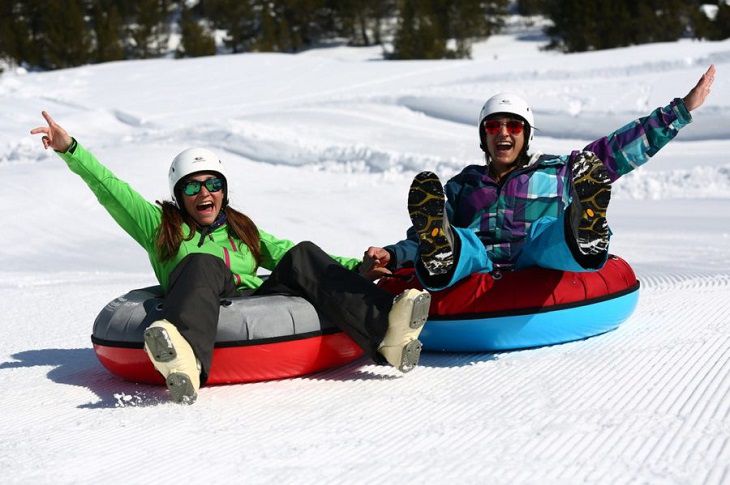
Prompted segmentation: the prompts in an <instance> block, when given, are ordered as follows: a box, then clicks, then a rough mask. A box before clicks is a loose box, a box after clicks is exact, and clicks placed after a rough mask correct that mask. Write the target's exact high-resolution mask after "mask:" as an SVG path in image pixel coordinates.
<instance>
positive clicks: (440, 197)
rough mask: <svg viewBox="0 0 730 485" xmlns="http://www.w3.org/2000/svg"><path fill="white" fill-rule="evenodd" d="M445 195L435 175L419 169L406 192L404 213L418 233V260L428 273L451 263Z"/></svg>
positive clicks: (441, 271)
mask: <svg viewBox="0 0 730 485" xmlns="http://www.w3.org/2000/svg"><path fill="white" fill-rule="evenodd" d="M445 203H446V197H445V196H444V188H443V186H442V185H441V181H440V180H439V178H438V176H436V174H434V173H432V172H421V173H419V174H418V175H416V176H415V178H414V179H413V183H412V184H411V190H410V191H409V192H408V214H409V215H410V216H411V222H412V223H413V228H414V229H415V230H416V233H417V234H418V244H419V249H420V254H421V262H422V263H423V266H424V267H425V268H426V270H427V271H428V273H429V274H430V275H431V276H435V275H441V274H445V273H448V272H449V271H450V270H451V269H452V267H453V266H454V236H453V233H452V231H451V226H450V225H449V220H448V218H447V216H446V212H445Z"/></svg>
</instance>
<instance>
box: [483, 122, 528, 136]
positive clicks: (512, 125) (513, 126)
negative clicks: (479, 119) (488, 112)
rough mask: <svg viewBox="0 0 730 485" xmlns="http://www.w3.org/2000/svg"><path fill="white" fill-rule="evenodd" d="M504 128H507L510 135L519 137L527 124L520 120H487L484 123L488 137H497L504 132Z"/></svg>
mask: <svg viewBox="0 0 730 485" xmlns="http://www.w3.org/2000/svg"><path fill="white" fill-rule="evenodd" d="M503 126H506V127H507V133H509V134H510V135H519V134H520V133H522V130H524V129H525V122H524V121H520V120H507V121H499V120H487V121H485V122H484V131H486V132H487V134H488V135H496V134H498V133H499V132H500V131H501V130H502V127H503Z"/></svg>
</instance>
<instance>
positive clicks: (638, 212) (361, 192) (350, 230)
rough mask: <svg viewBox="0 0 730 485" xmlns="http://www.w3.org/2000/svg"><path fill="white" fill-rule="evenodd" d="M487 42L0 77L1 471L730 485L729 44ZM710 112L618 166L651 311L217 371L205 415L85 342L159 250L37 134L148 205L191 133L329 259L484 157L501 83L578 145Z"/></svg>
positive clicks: (360, 244)
mask: <svg viewBox="0 0 730 485" xmlns="http://www.w3.org/2000/svg"><path fill="white" fill-rule="evenodd" d="M541 45H542V42H541V41H540V40H539V38H537V37H535V36H531V35H520V34H519V33H515V34H514V35H504V36H496V37H493V38H491V39H489V41H487V42H485V43H483V44H480V45H477V46H475V50H474V52H475V58H476V59H475V60H462V61H435V62H431V61H429V62H425V61H424V62H421V61H412V62H382V61H377V60H375V61H373V60H371V59H373V58H377V55H378V51H377V50H367V49H366V50H357V49H348V48H339V49H338V48H335V49H324V50H318V51H310V52H307V53H306V54H302V55H295V56H292V55H280V54H253V55H238V56H224V57H214V58H203V59H195V60H152V61H130V62H118V63H109V64H104V65H97V66H91V67H81V68H77V69H69V70H64V71H56V72H49V73H31V74H22V73H18V74H13V73H9V74H8V73H6V74H5V75H3V76H2V77H0V102H1V103H2V107H3V109H2V111H1V112H0V179H1V180H2V181H3V182H4V183H3V189H2V191H1V192H0V193H1V195H0V197H1V202H2V204H1V205H2V207H3V208H4V216H3V218H2V225H3V232H2V240H1V241H0V315H2V316H3V321H4V328H5V331H4V334H3V338H2V339H0V388H1V389H2V398H1V399H0V471H2V481H3V483H71V482H74V483H76V482H98V481H101V480H104V481H107V482H110V483H142V482H148V481H150V480H154V481H155V482H159V483H173V482H174V483H180V482H197V481H203V480H205V481H210V482H219V481H236V482H240V483H270V482H275V483H317V484H320V483H404V482H406V483H408V482H415V483H429V482H430V483H440V482H444V481H445V480H447V479H451V480H453V481H455V482H457V483H524V482H531V483H583V482H596V483H709V484H720V483H730V441H729V440H730V395H729V393H730V363H729V362H730V359H729V357H730V324H729V322H730V291H729V289H730V210H728V209H730V156H729V155H728V153H730V122H729V121H730V116H729V115H730V69H728V67H730V41H726V42H719V43H709V42H677V43H670V44H654V45H648V46H642V47H635V48H628V49H618V50H611V51H604V52H595V53H587V54H575V55H560V54H557V53H550V52H542V51H540V50H539V47H540V46H541ZM710 63H715V64H716V65H717V68H718V73H717V80H716V82H715V86H714V89H713V93H712V95H711V96H710V98H709V100H708V102H707V104H706V105H705V106H703V107H702V108H701V109H699V110H698V111H696V112H695V113H694V114H695V119H696V120H695V122H694V123H692V124H691V125H690V126H689V127H687V128H686V129H685V130H683V131H682V132H681V133H680V135H679V137H678V138H677V140H675V141H674V142H672V143H671V144H670V146H668V147H666V148H665V149H664V150H662V152H660V153H659V154H658V155H657V157H656V159H655V160H653V161H651V162H650V163H649V165H648V166H646V167H644V168H642V169H640V170H638V171H636V172H635V173H633V174H630V175H628V176H626V177H625V178H623V179H621V180H620V181H619V182H617V183H616V185H615V189H614V198H613V201H612V204H611V207H610V209H609V223H610V224H611V227H612V229H613V231H614V238H613V241H612V246H611V249H612V252H614V253H616V254H619V255H621V256H622V257H624V258H625V259H627V260H628V261H629V262H630V263H631V264H632V265H633V267H634V268H635V270H636V272H637V274H638V276H639V278H640V280H641V281H642V290H641V298H640V302H639V306H638V309H637V311H636V313H635V314H634V315H633V316H632V317H631V318H630V319H629V320H628V321H626V322H625V323H624V324H623V325H622V326H621V327H620V328H619V329H617V330H616V331H614V332H611V333H609V334H606V335H602V336H599V337H595V338H592V339H588V340H585V341H580V342H573V343H569V344H564V345H557V346H553V347H547V348H541V349H533V350H525V351H519V352H505V353H498V354H490V353H483V354H479V353H467V354H453V353H446V354H425V355H424V356H423V357H422V361H421V362H422V364H421V365H420V366H419V367H418V368H417V369H416V370H415V371H413V372H412V373H410V374H408V375H405V376H402V375H399V374H398V373H397V372H396V371H394V370H392V369H389V368H387V367H378V366H374V365H370V364H369V363H368V362H366V361H360V362H358V363H355V364H352V365H349V366H347V367H344V368H341V369H337V370H332V371H329V372H324V373H321V374H317V375H313V376H309V377H304V378H299V379H290V380H283V381H276V382H264V383H256V384H246V385H234V386H221V387H210V388H204V389H203V390H202V391H201V393H200V397H199V400H198V402H197V403H196V404H195V405H194V406H192V407H185V406H178V405H175V404H172V403H170V402H168V400H167V398H166V391H165V390H164V388H156V387H150V386H144V385H135V384H131V383H127V382H123V381H120V380H118V379H117V378H115V377H113V376H111V375H110V374H108V373H107V372H106V371H105V370H104V369H103V368H102V367H101V366H100V364H99V363H98V362H97V360H96V357H95V355H94V352H93V350H92V349H91V344H90V341H89V334H90V333H91V324H92V322H93V320H94V318H95V316H96V314H97V313H98V312H99V310H100V309H101V308H102V307H103V306H104V305H105V304H106V303H107V302H108V301H110V300H112V299H113V298H115V297H116V296H118V295H119V294H122V293H124V292H126V291H127V290H129V289H130V288H135V287H142V286H146V285H149V284H153V283H154V277H153V275H152V273H151V270H150V269H149V265H148V263H147V261H146V256H145V254H144V253H143V251H142V250H141V249H140V248H138V247H137V246H136V245H135V243H134V242H133V241H132V240H131V239H130V238H128V237H126V236H125V235H124V234H123V233H122V232H121V231H120V230H119V229H118V228H117V227H116V226H115V224H114V223H113V221H112V220H111V218H110V217H108V215H107V214H106V213H105V212H104V211H103V209H101V208H100V206H99V205H98V203H97V202H96V200H95V199H94V197H93V196H92V195H91V194H90V192H89V191H88V190H87V189H86V188H85V186H84V185H83V183H82V182H81V181H80V179H78V177H76V176H75V175H73V174H72V173H70V172H69V171H68V169H67V168H66V167H65V165H64V164H63V163H62V162H61V161H60V160H59V159H58V158H57V157H55V156H54V155H53V154H52V153H48V152H44V151H43V150H42V149H41V147H40V141H39V140H37V139H35V140H34V139H32V138H31V137H30V136H29V135H27V133H28V131H29V130H30V129H31V128H32V127H35V126H38V125H40V124H41V122H42V120H41V117H40V111H41V110H42V109H46V110H48V111H49V112H50V113H51V114H52V115H53V116H54V117H55V118H56V119H57V120H58V121H59V122H60V123H61V124H62V125H63V126H65V127H66V128H67V129H68V130H69V131H70V132H71V134H72V135H74V136H76V137H77V138H78V139H79V141H80V142H81V143H83V144H84V145H85V146H87V147H88V148H89V149H91V150H92V151H93V152H94V153H95V154H96V155H97V156H98V157H99V158H100V159H101V160H102V161H103V162H104V163H106V164H107V165H108V166H109V167H110V168H111V169H112V170H113V171H114V172H115V173H117V175H119V176H120V177H122V178H123V179H125V180H127V181H129V182H130V183H131V184H132V185H133V186H134V187H135V188H137V189H138V190H139V191H140V192H141V193H142V194H143V195H144V196H146V197H148V198H149V199H150V200H155V199H162V198H166V197H168V194H167V179H166V173H167V167H168V164H169V161H170V160H171V159H172V157H173V156H174V155H175V154H176V153H178V152H179V151H181V150H182V149H184V148H186V147H188V146H193V145H203V146H207V147H209V148H211V149H213V150H216V151H217V152H219V153H220V155H221V157H222V158H223V159H224V161H225V162H226V164H227V167H228V169H229V171H230V173H231V177H230V180H231V181H232V183H231V191H232V193H231V198H232V201H233V203H234V205H235V206H236V207H238V208H240V209H242V210H243V211H245V212H247V213H248V214H250V215H251V216H252V217H253V219H254V220H255V221H256V222H257V223H258V224H259V225H260V227H262V228H263V229H265V230H267V231H269V232H272V233H274V234H276V235H278V236H280V237H287V238H290V239H292V240H307V239H308V240H313V241H315V242H317V243H319V244H320V245H322V246H323V247H325V248H326V249H327V250H328V251H330V252H332V253H335V254H343V255H359V254H362V251H363V250H365V249H366V247H367V246H369V245H384V244H387V243H391V242H394V241H396V240H398V239H400V238H401V237H402V235H403V234H404V231H405V229H406V227H407V224H408V217H407V213H406V209H405V205H406V196H407V188H408V186H409V184H410V180H411V178H412V176H413V175H414V174H415V173H416V172H417V171H420V170H422V169H430V170H435V171H437V172H438V173H439V174H441V175H443V176H444V177H448V176H450V175H452V174H454V173H456V172H457V171H458V170H459V169H460V168H461V167H463V166H464V165H466V164H469V163H480V152H479V149H478V141H477V140H478V139H477V131H476V127H475V122H476V119H475V118H476V116H477V114H478V112H479V109H480V107H481V103H483V101H484V100H485V99H486V98H487V97H488V96H490V95H491V94H494V93H495V92H497V91H501V90H512V91H516V92H518V93H521V94H523V95H524V96H526V97H527V98H528V99H529V100H530V101H531V102H532V104H533V105H534V108H535V113H536V119H537V122H536V124H537V127H538V128H539V130H538V131H537V134H536V138H535V141H534V144H533V150H540V151H543V152H553V153H567V152H569V151H570V150H572V149H575V148H580V147H582V146H584V145H585V144H586V143H588V142H590V141H591V140H593V139H594V138H596V137H599V136H601V135H603V134H606V133H608V132H610V131H611V130H613V129H615V128H618V127H619V126H620V125H622V124H623V123H625V122H627V121H629V120H631V119H633V118H635V117H638V116H640V115H644V114H647V113H648V112H649V111H650V110H651V109H653V108H655V107H657V106H660V105H665V104H666V103H667V102H668V101H669V100H671V99H672V98H673V97H677V96H683V95H684V94H686V92H687V91H688V90H689V88H690V87H691V86H692V85H693V84H694V83H695V82H696V80H697V79H698V78H699V76H700V75H701V74H702V72H704V70H705V69H706V68H707V66H708V65H709V64H710Z"/></svg>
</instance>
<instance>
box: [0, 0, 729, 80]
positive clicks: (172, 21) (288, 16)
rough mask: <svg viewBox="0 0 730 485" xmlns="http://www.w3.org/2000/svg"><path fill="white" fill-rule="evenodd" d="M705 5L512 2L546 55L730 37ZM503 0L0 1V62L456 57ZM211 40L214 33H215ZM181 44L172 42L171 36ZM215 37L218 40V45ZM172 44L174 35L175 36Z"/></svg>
mask: <svg viewBox="0 0 730 485" xmlns="http://www.w3.org/2000/svg"><path fill="white" fill-rule="evenodd" d="M701 3H703V2H702V0H613V1H610V2H608V1H606V0H519V1H518V2H517V8H518V11H519V12H520V13H522V14H524V15H534V14H541V15H545V16H546V17H548V18H549V19H551V20H552V24H553V25H552V26H551V27H549V28H548V29H547V31H546V32H547V34H548V35H549V36H550V38H551V39H552V42H551V44H550V47H551V48H555V49H560V50H563V51H566V52H577V51H585V50H595V49H606V48H612V47H620V46H627V45H634V44H643V43H647V42H657V41H672V40H676V39H678V38H681V37H687V36H689V37H697V38H706V39H712V40H716V39H724V38H728V37H730V5H728V4H727V3H726V2H725V0H718V1H717V4H718V5H717V14H716V16H715V17H714V19H709V18H708V17H707V16H706V15H705V14H704V13H702V10H701V9H700V4H701ZM509 5H510V2H509V1H508V0H492V1H481V0H198V1H197V2H190V1H186V0H134V1H124V0H22V1H18V0H0V58H4V59H7V60H10V61H12V62H15V63H16V64H18V65H24V66H28V67H31V68H40V69H58V68H65V67H72V66H78V65H82V64H87V63H97V62H107V61H114V60H121V59H146V58H154V57H160V56H163V55H167V54H168V53H169V52H170V47H169V46H170V45H171V44H174V45H177V48H176V51H175V55H176V56H178V57H195V56H202V55H212V54H216V53H217V52H233V53H237V52H298V51H301V50H304V49H307V48H310V47H313V46H316V45H319V44H321V43H325V42H328V41H332V40H333V39H337V40H342V39H344V40H345V41H346V42H348V43H349V44H350V45H355V46H368V45H387V48H385V47H384V52H385V53H386V57H389V58H393V59H440V58H462V57H469V56H470V55H471V43H472V42H473V41H474V40H477V39H485V38H487V37H488V36H490V35H492V34H494V33H495V32H498V31H499V29H500V27H501V25H502V23H501V22H502V21H501V19H502V18H503V17H504V16H505V15H506V14H507V13H508V8H509ZM216 33H217V34H216ZM178 35H179V36H180V38H179V42H177V41H175V42H171V39H172V37H173V36H178ZM216 35H218V36H219V38H218V39H217V40H218V42H216V37H215V36H216ZM172 40H176V39H172Z"/></svg>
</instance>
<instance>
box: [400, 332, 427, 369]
mask: <svg viewBox="0 0 730 485" xmlns="http://www.w3.org/2000/svg"><path fill="white" fill-rule="evenodd" d="M422 348H423V345H421V341H420V340H418V339H416V340H411V341H410V342H408V344H407V345H406V346H405V347H403V353H402V354H401V355H402V357H401V361H400V366H398V370H399V371H401V372H403V373H404V374H405V373H406V372H410V371H412V370H413V369H414V368H415V367H416V366H417V365H418V360H419V359H420V358H421V349H422Z"/></svg>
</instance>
